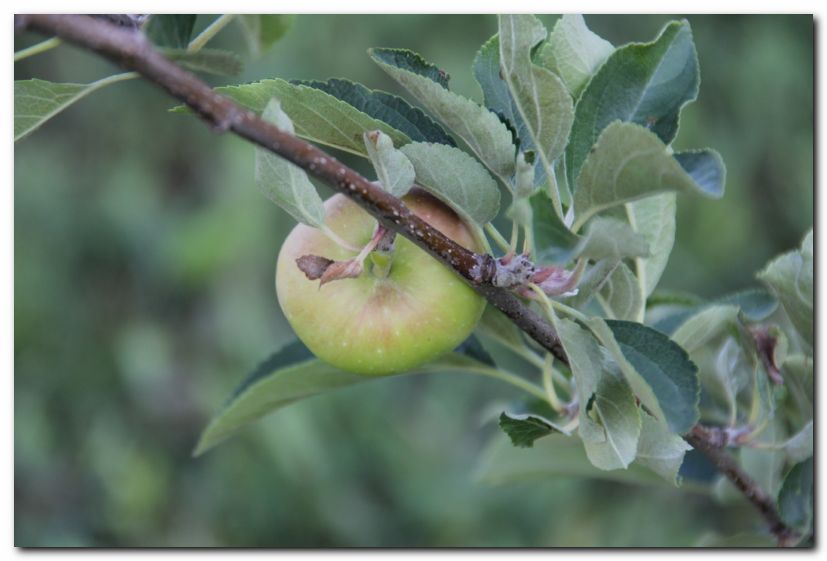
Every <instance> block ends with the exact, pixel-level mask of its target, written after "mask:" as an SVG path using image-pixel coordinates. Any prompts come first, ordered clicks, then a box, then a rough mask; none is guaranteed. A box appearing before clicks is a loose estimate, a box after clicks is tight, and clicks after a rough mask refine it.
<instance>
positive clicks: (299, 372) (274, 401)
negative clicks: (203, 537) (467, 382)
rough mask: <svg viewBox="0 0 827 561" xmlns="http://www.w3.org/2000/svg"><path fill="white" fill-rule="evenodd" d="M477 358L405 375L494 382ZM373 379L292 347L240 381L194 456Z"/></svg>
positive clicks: (492, 372)
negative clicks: (303, 404) (454, 375)
mask: <svg viewBox="0 0 827 561" xmlns="http://www.w3.org/2000/svg"><path fill="white" fill-rule="evenodd" d="M470 344H471V345H473V344H474V342H473V341H472V342H471V343H470ZM461 348H462V346H461ZM458 351H460V349H458ZM480 358H481V357H480V356H479V354H478V353H477V351H475V350H474V349H464V350H463V352H453V353H449V354H447V355H444V356H443V357H441V358H439V359H437V360H435V361H433V362H430V363H428V364H425V365H423V366H421V367H419V368H417V369H416V370H414V371H412V372H408V373H409V374H422V373H429V372H470V373H477V374H481V375H484V376H493V377H498V371H497V370H496V369H494V368H492V367H490V366H488V365H487V364H486V363H484V362H481V360H480ZM375 379H376V378H375V377H372V376H360V375H357V374H351V373H349V372H345V371H343V370H339V369H337V368H334V367H333V366H330V365H328V364H326V363H324V362H322V361H321V360H318V359H315V358H312V355H311V354H310V351H308V350H307V348H306V347H304V345H302V344H301V343H299V342H295V343H293V344H291V345H289V346H287V347H285V348H284V349H283V350H281V351H279V352H277V353H276V354H274V355H273V356H271V357H270V358H269V359H267V360H266V361H265V362H264V363H263V364H261V365H260V366H259V367H258V368H257V369H256V370H254V371H253V372H252V373H251V374H250V375H249V376H248V377H247V378H246V379H245V380H244V381H242V383H241V384H240V385H239V386H238V388H236V390H235V391H234V392H233V394H232V396H231V397H230V399H229V400H228V401H227V403H226V404H225V405H224V406H223V408H222V409H221V411H219V412H218V413H217V414H216V415H215V416H214V417H213V419H212V420H211V421H210V423H209V425H208V426H207V428H206V429H205V430H204V432H203V434H202V435H201V438H200V440H199V442H198V445H197V446H196V449H195V452H194V455H196V456H198V455H200V454H203V453H204V452H206V451H207V450H209V449H210V448H212V447H214V446H216V445H217V444H219V443H220V442H222V441H223V440H225V439H227V438H229V437H230V436H232V435H233V434H235V433H236V432H237V431H238V430H240V429H242V428H244V427H245V426H247V425H249V424H250V423H252V422H254V421H256V420H258V419H260V418H262V417H264V416H265V415H269V414H270V413H273V412H275V411H277V410H279V409H281V408H282V407H285V406H286V405H289V404H291V403H293V402H296V401H299V400H301V399H305V398H308V397H312V396H314V395H318V394H321V393H324V392H327V391H330V390H334V389H338V388H342V387H346V386H352V385H354V384H359V383H362V382H367V381H369V380H375Z"/></svg>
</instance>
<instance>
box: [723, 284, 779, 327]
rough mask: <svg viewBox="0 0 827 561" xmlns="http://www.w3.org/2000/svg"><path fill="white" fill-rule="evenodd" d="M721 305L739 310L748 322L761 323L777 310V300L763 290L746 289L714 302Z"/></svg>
mask: <svg viewBox="0 0 827 561" xmlns="http://www.w3.org/2000/svg"><path fill="white" fill-rule="evenodd" d="M716 302H720V303H721V304H733V305H735V306H738V307H739V308H740V309H741V313H742V314H744V317H746V318H747V319H748V320H750V321H756V322H757V321H763V320H765V319H767V318H768V317H770V315H772V313H773V312H774V311H775V310H776V308H778V300H776V299H775V297H774V296H773V295H772V294H770V293H769V292H768V291H766V290H765V289H763V288H748V289H745V290H741V291H739V292H733V293H732V294H727V295H726V296H722V297H720V298H718V299H717V300H716Z"/></svg>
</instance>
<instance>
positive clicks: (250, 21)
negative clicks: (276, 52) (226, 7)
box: [236, 14, 296, 56]
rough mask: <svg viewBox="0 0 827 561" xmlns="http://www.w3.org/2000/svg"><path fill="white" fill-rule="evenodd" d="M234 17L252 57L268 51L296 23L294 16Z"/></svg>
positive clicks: (248, 15)
mask: <svg viewBox="0 0 827 561" xmlns="http://www.w3.org/2000/svg"><path fill="white" fill-rule="evenodd" d="M236 17H237V18H238V21H239V22H240V23H241V27H242V28H243V29H244V35H245V37H246V38H247V44H248V45H249V46H250V52H251V53H252V54H253V55H254V56H259V55H261V54H263V53H265V52H266V51H268V50H270V48H271V47H272V46H273V45H275V44H276V43H277V42H278V40H279V39H281V38H282V37H284V35H285V34H286V33H287V32H288V31H289V30H290V28H291V27H292V26H293V23H294V22H295V21H296V16H295V15H294V14H241V15H238V16H236Z"/></svg>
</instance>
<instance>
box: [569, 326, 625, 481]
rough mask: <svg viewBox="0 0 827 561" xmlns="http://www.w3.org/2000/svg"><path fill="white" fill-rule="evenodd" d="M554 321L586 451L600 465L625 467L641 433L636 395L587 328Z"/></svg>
mask: <svg viewBox="0 0 827 561" xmlns="http://www.w3.org/2000/svg"><path fill="white" fill-rule="evenodd" d="M554 323H555V328H556V329H557V333H558V334H559V335H560V340H561V342H562V343H563V348H564V349H565V350H566V355H567V356H568V358H569V366H570V368H571V371H572V374H573V375H574V379H575V381H576V387H577V398H578V402H579V403H580V413H579V417H580V426H579V434H580V437H581V438H582V439H583V445H584V447H585V449H586V455H587V456H588V458H589V460H590V461H591V463H592V464H593V465H594V466H595V467H597V468H599V469H604V470H611V469H625V468H626V467H627V466H628V465H629V464H630V463H631V462H632V460H634V459H635V453H636V451H637V442H638V437H639V435H640V416H639V414H638V410H637V406H636V405H635V396H634V395H633V394H632V391H631V389H629V386H628V384H626V382H625V381H624V380H623V378H622V377H621V376H620V374H619V373H615V372H614V371H613V370H612V369H611V367H610V366H609V365H608V364H607V363H606V361H605V360H604V357H603V353H602V351H601V350H600V347H599V346H598V344H597V341H595V340H594V337H592V335H591V334H590V333H589V332H588V331H586V330H584V329H581V328H580V327H578V326H577V324H576V323H574V322H572V321H570V320H567V319H558V320H555V322H554Z"/></svg>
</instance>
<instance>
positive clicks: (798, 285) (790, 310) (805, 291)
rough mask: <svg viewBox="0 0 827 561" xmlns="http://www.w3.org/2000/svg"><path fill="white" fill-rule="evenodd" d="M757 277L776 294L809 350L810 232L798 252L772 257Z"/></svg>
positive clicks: (811, 265) (810, 299)
mask: <svg viewBox="0 0 827 561" xmlns="http://www.w3.org/2000/svg"><path fill="white" fill-rule="evenodd" d="M758 278H759V280H761V281H763V282H764V283H765V284H766V285H767V286H769V287H770V289H771V290H772V291H773V292H774V293H775V295H776V297H777V298H778V300H779V301H780V302H781V305H782V306H783V307H784V311H785V312H787V315H788V316H789V318H790V321H791V322H792V324H793V326H794V327H795V329H796V331H797V332H798V334H799V335H801V337H802V339H804V341H805V342H806V343H807V344H808V345H810V347H812V344H813V319H814V318H813V231H812V230H810V231H809V232H808V233H807V235H806V236H805V237H804V241H803V242H802V243H801V249H800V250H798V251H790V252H789V253H785V254H783V255H781V256H779V257H777V258H775V259H774V260H773V261H771V262H770V263H769V264H768V265H767V266H766V268H765V269H764V270H763V271H761V272H760V273H758Z"/></svg>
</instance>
